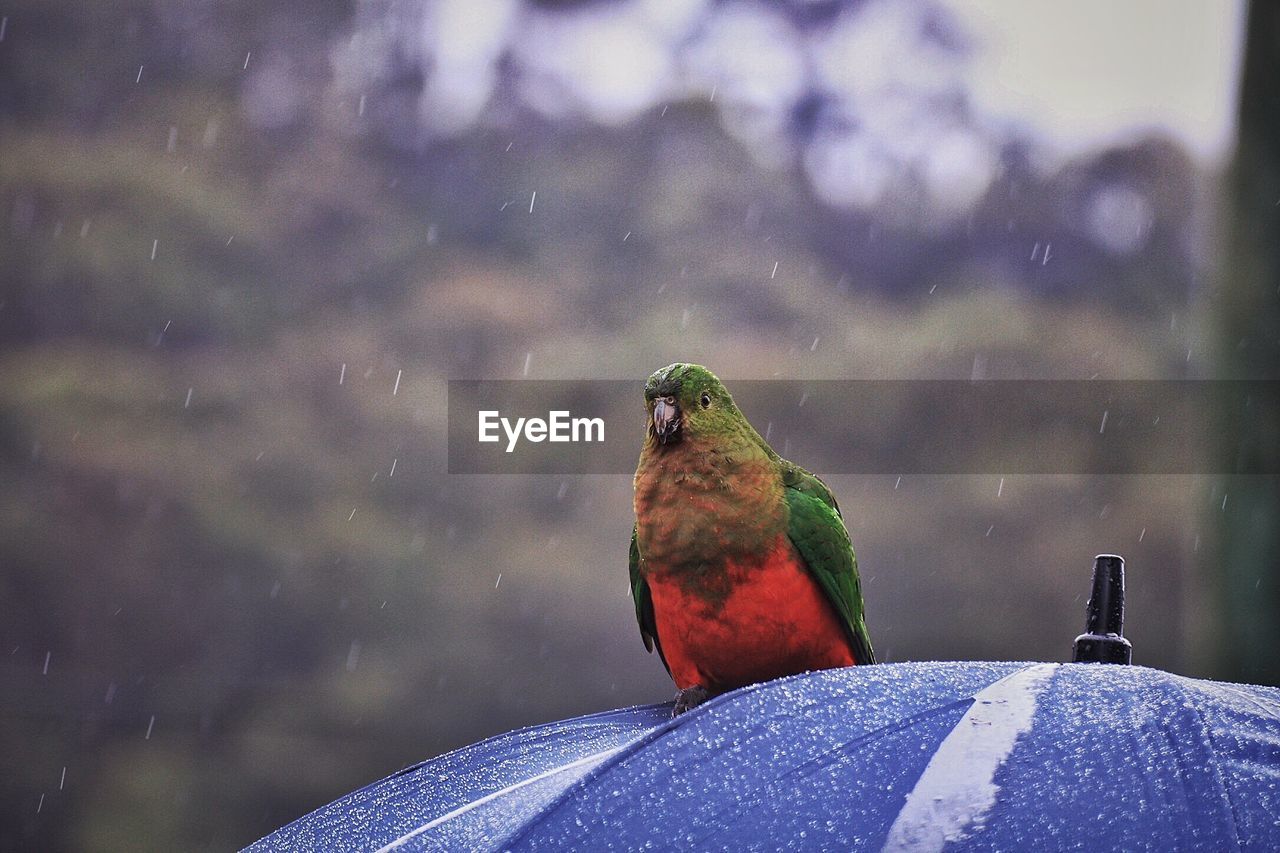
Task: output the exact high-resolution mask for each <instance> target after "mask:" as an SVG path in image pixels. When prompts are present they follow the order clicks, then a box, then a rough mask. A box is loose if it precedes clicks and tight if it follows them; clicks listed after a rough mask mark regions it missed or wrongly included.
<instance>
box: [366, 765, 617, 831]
mask: <svg viewBox="0 0 1280 853" xmlns="http://www.w3.org/2000/svg"><path fill="white" fill-rule="evenodd" d="M621 749H622V747H621V746H615V747H613V748H612V749H606V750H603V751H601V752H596V753H593V754H591V755H587V756H584V757H582V758H579V759H578V760H576V761H570V762H569V763H568V764H561V765H559V766H558V767H552V768H551V769H550V770H547V771H544V772H542V773H539V774H538V775H537V776H530V777H529V778H528V779H523V780H521V781H519V782H516V783H515V784H514V785H508V786H507V787H505V788H503V789H502V790H500V791H494V792H493V793H492V794H486V795H485V796H483V797H481V798H480V799H478V800H472V801H471V802H469V803H467V804H466V805H464V806H459V807H458V808H456V809H454V810H453V811H451V812H449V813H447V814H442V815H440V817H438V818H435V819H434V820H432V821H430V822H429V823H424V824H423V825H422V826H420V827H418V828H417V829H415V830H413V831H412V832H407V833H405V834H404V835H402V836H400V837H399V838H397V839H396V840H395V841H392V842H391V843H390V844H387V845H386V846H384V847H380V848H378V851H377V853H387V851H388V850H394V849H395V848H397V847H399V846H400V845H402V844H404V843H405V842H406V841H409V840H410V839H413V838H416V837H417V836H419V835H421V834H422V833H424V832H427V831H428V830H431V829H434V828H435V827H437V826H439V825H440V824H442V823H444V822H445V821H447V820H452V819H454V818H455V817H458V816H459V815H462V814H466V813H467V812H469V811H471V810H472V809H474V808H476V807H478V806H482V805H484V804H485V803H487V802H489V801H490V800H496V799H497V798H498V797H502V796H505V795H507V794H510V793H511V792H512V791H518V790H520V789H521V788H524V787H526V786H528V785H532V784H534V783H536V782H541V781H543V780H544V779H549V778H551V777H552V776H555V775H556V774H558V773H570V772H571V771H577V772H572V773H571V775H570V777H569V778H568V779H567V780H565V787H568V786H569V785H571V784H572V783H573V782H574V781H575V780H577V779H579V778H581V777H582V775H583V774H584V773H586V772H587V771H588V770H590V769H591V768H592V767H594V766H596V765H597V764H599V763H600V762H602V761H604V760H605V759H606V758H608V757H610V756H611V755H613V754H614V753H616V752H618V751H620V750H621Z"/></svg>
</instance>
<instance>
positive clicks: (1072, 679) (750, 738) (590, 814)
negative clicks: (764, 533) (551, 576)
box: [250, 662, 1280, 851]
mask: <svg viewBox="0 0 1280 853" xmlns="http://www.w3.org/2000/svg"><path fill="white" fill-rule="evenodd" d="M670 707H671V706H670V704H664V705H647V706H642V707H637V708H628V709H623V710H618V711H611V712H607V713H602V714H593V715H589V716H586V717H580V718H577V719H573V720H566V721H564V722H559V723H552V724H548V725H543V726H535V727H533V728H529V729H524V730H521V731H517V732H511V733H508V734H504V735H500V736H498V737H495V738H491V739H489V740H486V741H483V742H481V743H478V744H475V745H473V746H469V747H466V748H464V749H460V750H457V751H455V752H452V753H449V754H447V755H443V756H440V757H438V758H434V759H431V760H430V761H426V762H424V763H422V764H419V765H417V766H415V767H411V768H409V769H406V770H404V771H402V772H400V773H397V774H395V775H393V776H391V777H388V778H387V779H384V780H382V781H380V782H376V783H374V784H372V785H369V786H367V787H365V788H362V789H361V790H359V791H356V792H355V793H352V794H349V795H347V796H345V797H343V798H341V799H339V800H337V801H335V802H334V803H331V804H330V805H328V806H325V807H323V808H321V809H318V810H317V811H315V812H313V813H311V814H310V815H307V816H305V817H303V818H300V819H299V820H297V821H294V822H293V823H291V824H289V825H288V826H285V827H283V828H282V829H280V830H278V831H276V832H275V833H273V834H271V835H269V836H267V837H266V838H264V839H262V840H261V841H259V842H258V843H257V844H255V845H253V847H252V848H250V849H253V850H263V851H265V850H295V851H296V850H377V849H379V848H382V849H398V850H425V849H442V848H443V849H466V850H471V849H481V850H484V849H568V848H576V849H638V848H644V847H652V848H656V849H671V848H682V849H691V848H694V849H705V848H711V849H721V848H722V849H734V850H738V849H776V848H779V847H791V848H812V849H850V848H852V849H856V850H880V849H894V850H940V849H943V848H946V849H964V850H1028V849H1041V850H1043V849H1063V848H1078V849H1087V850H1175V849H1176V850H1235V849H1243V850H1277V849H1280V689H1276V688H1267V687H1254V686H1249V685H1237V684H1223V683H1217V682H1209V681H1199V680H1195V679H1189V678H1183V677H1180V676H1176V675H1170V674H1168V673H1166V672H1162V671H1159V670H1152V669H1146V668H1143V667H1133V666H1102V665H1097V664H1028V663H973V662H963V663H901V664H884V665H880V666H870V667H853V668H849V669H842V670H830V671H825V672H817V673H810V674H805V675H799V676H793V677H790V678H784V679H779V680H777V681H772V682H768V683H766V684H761V685H755V686H751V687H747V688H743V689H741V690H738V691H735V692H733V693H730V694H726V695H724V696H721V697H719V698H717V699H714V700H712V701H710V702H708V703H706V704H704V705H702V706H699V707H698V708H695V709H694V710H693V711H690V712H689V713H687V714H685V715H683V716H681V717H679V718H676V719H674V720H672V719H670Z"/></svg>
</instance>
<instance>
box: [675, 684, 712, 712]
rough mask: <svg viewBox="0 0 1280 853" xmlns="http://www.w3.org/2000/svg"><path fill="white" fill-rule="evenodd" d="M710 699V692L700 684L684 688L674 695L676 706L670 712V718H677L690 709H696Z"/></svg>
mask: <svg viewBox="0 0 1280 853" xmlns="http://www.w3.org/2000/svg"><path fill="white" fill-rule="evenodd" d="M710 698H711V691H709V690H707V688H705V687H703V686H702V685H701V684H695V685H694V686H692V687H686V688H685V689H684V690H681V691H680V692H679V693H677V694H676V706H675V708H673V709H672V710H671V716H673V717H678V716H680V715H681V714H683V713H684V712H685V711H688V710H689V709H690V708H696V707H698V706H699V705H701V704H702V703H703V702H705V701H707V700H708V699H710Z"/></svg>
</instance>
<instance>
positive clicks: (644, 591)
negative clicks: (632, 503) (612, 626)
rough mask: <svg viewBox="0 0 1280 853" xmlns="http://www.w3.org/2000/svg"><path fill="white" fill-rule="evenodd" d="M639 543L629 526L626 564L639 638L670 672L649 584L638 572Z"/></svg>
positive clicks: (634, 532) (633, 529) (634, 531)
mask: <svg viewBox="0 0 1280 853" xmlns="http://www.w3.org/2000/svg"><path fill="white" fill-rule="evenodd" d="M640 560H641V557H640V545H639V543H638V542H636V529H635V527H632V528H631V555H630V559H629V565H628V566H627V568H628V570H629V571H630V574H631V597H632V598H633V599H634V600H635V603H636V621H637V622H639V623H640V639H641V640H644V647H645V648H646V649H648V650H649V651H653V650H654V649H657V650H658V657H660V658H662V665H663V666H665V667H667V673H668V674H670V673H671V667H669V666H667V657H666V655H664V654H663V653H662V644H661V643H659V642H658V624H657V622H656V621H655V620H654V618H653V597H652V596H651V595H650V594H649V584H648V583H646V582H645V579H644V575H642V574H640Z"/></svg>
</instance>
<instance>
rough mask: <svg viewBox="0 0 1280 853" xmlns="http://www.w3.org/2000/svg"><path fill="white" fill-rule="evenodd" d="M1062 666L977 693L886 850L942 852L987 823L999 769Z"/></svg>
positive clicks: (1029, 671) (1020, 674) (1018, 675)
mask: <svg viewBox="0 0 1280 853" xmlns="http://www.w3.org/2000/svg"><path fill="white" fill-rule="evenodd" d="M1059 666H1060V664H1056V663H1044V664H1037V665H1036V666H1029V667H1027V668H1026V669H1020V670H1018V671H1017V672H1015V673H1013V674H1012V675H1008V676H1005V677H1004V678H1002V679H1000V680H999V681H997V682H995V683H994V684H992V685H990V686H988V687H986V688H985V689H983V690H981V691H979V692H978V693H977V694H975V695H974V697H973V705H972V706H970V708H969V710H968V711H966V712H965V715H964V716H963V717H961V718H960V721H959V722H957V723H956V724H955V727H954V728H952V729H951V733H950V734H948V735H947V736H946V738H945V739H944V740H943V741H942V744H941V745H940V746H939V747H938V749H937V751H936V752H934V754H933V758H931V759H929V764H928V766H927V767H925V769H924V773H922V774H921V775H920V779H919V780H918V781H917V782H916V786H915V787H914V788H912V789H911V793H910V794H908V795H907V801H906V803H905V804H904V805H903V807H902V810H901V811H900V812H898V817H897V819H896V820H894V822H893V826H892V827H890V829H889V837H888V839H887V840H886V841H885V844H884V849H885V850H894V851H898V850H905V851H911V853H924V851H938V850H941V849H942V847H943V845H944V844H946V843H947V842H949V841H958V840H960V839H962V838H964V837H966V836H967V835H969V834H970V833H971V832H972V831H973V830H975V829H977V828H978V827H979V826H980V825H981V824H982V821H983V820H984V819H985V818H986V816H987V813H988V812H990V811H991V807H992V806H994V805H995V803H996V792H997V791H998V790H999V786H997V785H996V784H995V775H996V771H997V770H999V769H1000V767H1001V766H1002V765H1003V764H1004V762H1005V761H1006V760H1007V759H1008V758H1009V754H1010V753H1011V752H1013V747H1014V744H1015V743H1017V740H1018V736H1019V735H1021V734H1023V733H1025V732H1028V731H1030V730H1031V723H1032V721H1033V719H1034V718H1035V713H1036V703H1037V701H1038V700H1039V698H1040V694H1042V693H1043V692H1044V690H1045V688H1046V687H1048V686H1049V679H1050V677H1051V676H1052V675H1053V672H1054V670H1055V669H1057V668H1058V667H1059Z"/></svg>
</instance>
